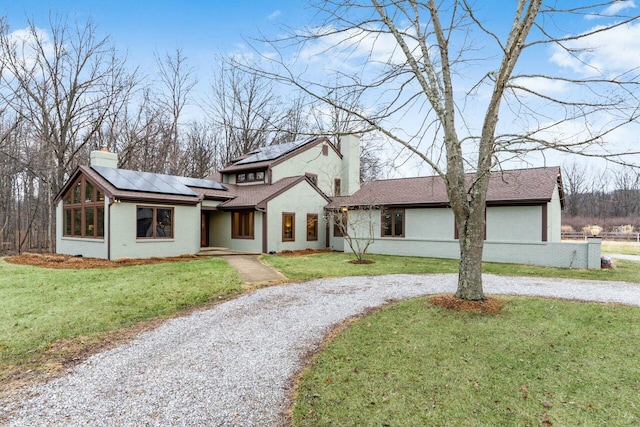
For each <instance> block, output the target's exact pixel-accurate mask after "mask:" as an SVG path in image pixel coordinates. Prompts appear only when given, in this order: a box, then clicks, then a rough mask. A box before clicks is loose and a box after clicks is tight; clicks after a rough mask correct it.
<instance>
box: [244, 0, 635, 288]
mask: <svg viewBox="0 0 640 427" xmlns="http://www.w3.org/2000/svg"><path fill="white" fill-rule="evenodd" d="M483 6H484V7H485V8H486V9H490V8H491V7H493V6H490V5H488V4H487V3H483V2H470V1H467V0H454V1H450V2H437V1H436V0H425V1H416V0H400V1H391V0H370V1H365V0H360V1H358V0H356V1H343V0H327V1H322V2H319V3H318V4H317V7H318V9H319V13H318V15H316V16H317V17H318V16H319V17H325V18H324V20H323V21H322V22H320V23H319V25H313V26H311V27H309V28H308V29H307V30H300V31H297V32H294V33H292V34H291V35H290V36H289V37H286V38H284V39H279V40H272V41H271V42H270V43H271V47H272V49H271V50H269V52H268V53H267V54H266V55H264V56H263V61H264V65H262V66H261V67H260V69H256V67H252V66H251V65H247V66H246V69H250V70H252V71H253V72H255V73H257V75H259V76H262V77H270V78H272V79H275V80H277V81H279V82H282V83H284V84H287V85H292V86H293V87H296V88H297V89H299V90H301V91H303V92H304V93H306V94H307V95H308V96H312V97H315V98H316V99H319V100H321V101H323V102H325V103H328V104H330V105H333V106H334V107H336V108H339V109H342V110H343V111H346V112H348V113H350V114H353V115H355V116H357V117H358V118H359V119H360V120H361V121H363V122H364V123H366V124H367V128H368V129H371V130H377V131H378V132H381V133H383V134H384V135H386V136H387V137H388V138H389V139H390V140H393V141H395V142H396V143H399V144H401V146H403V147H404V148H405V149H407V150H409V151H410V152H411V153H413V154H414V155H416V156H418V157H419V158H420V159H422V160H423V161H424V162H425V163H426V164H428V165H429V166H430V167H431V168H433V170H434V171H436V173H438V174H439V175H440V176H441V177H442V179H443V180H444V181H445V183H446V187H447V194H448V198H449V203H450V205H451V208H452V210H453V213H454V216H455V220H456V224H457V231H458V236H459V245H460V270H459V278H458V288H457V292H456V296H457V297H459V298H463V299H468V300H480V299H483V298H484V293H483V288H482V252H483V237H484V222H485V214H484V212H485V208H486V198H487V188H488V183H489V177H490V175H491V173H492V171H495V170H496V169H498V168H499V165H500V163H501V162H503V161H504V160H507V159H512V158H524V157H525V156H527V155H528V153H531V152H532V151H543V150H548V149H555V150H560V151H563V152H574V153H580V154H582V155H585V156H600V157H606V158H607V159H609V160H611V161H615V162H624V159H623V158H622V157H621V156H620V155H619V154H620V153H619V152H612V151H603V150H596V149H595V148H597V146H606V143H607V142H608V140H609V137H610V136H611V135H612V133H613V132H614V131H616V130H617V129H619V128H620V127H622V126H626V125H627V124H629V123H633V122H634V121H635V120H636V119H637V117H638V111H639V109H638V104H639V103H638V99H637V96H636V93H637V91H636V85H637V83H638V81H637V80H638V78H637V73H635V72H633V71H632V70H622V71H618V70H616V72H612V73H609V72H608V70H606V69H603V68H598V64H597V63H595V62H590V61H588V59H585V56H584V55H588V54H589V51H588V50H587V49H586V48H585V45H586V42H591V41H593V40H594V39H595V38H598V37H603V36H604V35H606V34H607V32H610V31H615V30H618V29H624V28H625V26H628V25H630V24H631V23H634V22H635V21H636V20H637V19H638V17H637V16H623V15H622V14H621V13H623V12H624V8H619V7H617V8H615V9H608V10H606V11H605V10H604V8H606V7H607V6H619V2H616V1H608V2H601V1H597V2H581V3H580V4H579V5H577V6H576V5H575V4H574V3H571V5H565V3H564V2H556V1H548V2H544V1H543V0H518V1H514V2H511V3H510V6H509V7H510V8H511V9H510V12H512V14H513V15H512V16H513V19H512V21H511V27H510V28H501V27H500V26H496V24H495V23H496V22H498V21H496V20H492V19H487V18H491V13H490V11H489V10H482V9H481V8H482V7H483ZM501 7H503V9H504V6H501ZM562 7H565V8H564V9H562ZM614 10H617V12H615V16H610V15H611V14H610V13H609V12H610V11H614ZM585 15H590V16H600V17H601V18H602V19H601V20H600V21H599V22H598V24H599V25H598V26H592V27H590V28H586V29H585V30H584V31H583V32H581V33H578V34H568V33H566V32H563V31H562V26H561V25H556V21H557V20H561V19H574V18H576V17H578V18H583V17H584V16H585ZM608 15H609V16H608ZM316 19H317V18H316ZM314 24H317V23H314ZM292 44H294V45H295V52H294V54H293V55H289V53H291V49H290V47H291V46H292ZM544 48H549V49H551V48H553V49H556V51H557V52H558V55H565V56H566V58H567V60H568V61H576V62H578V64H582V65H584V66H587V67H589V72H588V73H583V74H576V75H577V77H567V73H562V72H561V71H559V72H558V73H557V74H555V75H553V74H551V72H552V71H553V70H554V69H553V68H552V67H534V69H531V70H530V71H529V72H523V70H522V69H521V68H517V66H518V64H519V63H520V62H521V61H520V60H521V57H522V56H523V54H525V52H530V53H531V55H539V54H540V52H541V49H544ZM317 54H321V57H322V58H326V64H320V63H318V67H321V66H322V67H323V68H322V75H319V74H318V73H313V72H312V71H314V70H315V69H314V67H311V66H309V65H308V63H309V62H310V61H312V60H313V58H314V57H315V56H314V55H317ZM290 58H292V59H290ZM532 58H535V56H534V57H532ZM296 60H298V62H296ZM580 61H582V62H580ZM346 62H348V67H347V66H345V63H346ZM538 62H539V61H538ZM301 64H302V66H301ZM333 64H335V66H333V68H330V67H331V66H332V65H333ZM529 66H530V67H531V65H529ZM326 75H330V79H326V80H325V79H322V76H326ZM478 75H479V77H478ZM472 79H475V81H473V80H472ZM327 80H330V81H327ZM553 83H557V84H562V85H563V86H564V87H565V88H567V89H568V91H567V92H564V93H563V94H561V95H557V94H555V93H554V92H552V91H550V90H548V89H547V88H548V87H549V86H550V85H552V84H553ZM332 90H340V91H345V92H349V91H351V92H354V93H358V94H360V93H362V94H363V96H364V97H365V99H368V100H370V101H369V104H368V107H369V108H367V109H364V110H360V109H358V110H356V111H354V110H351V109H350V106H349V105H346V106H345V105H342V104H341V103H339V102H336V101H335V100H334V99H332V98H331V96H329V95H330V94H331V93H332V92H331V91H332ZM567 94H570V95H567ZM503 106H505V107H506V108H501V107H503ZM409 115H411V116H412V117H414V120H412V121H409V120H407V119H406V118H407V117H408V116H409ZM602 116H608V118H609V120H607V121H604V122H603V121H602V120H600V118H601V117H602ZM501 117H502V118H503V121H501V123H504V125H502V126H498V119H499V118H501ZM572 127H574V128H579V131H573V132H572V131H570V129H571V128H572ZM611 149H612V148H610V150H611ZM631 151H635V150H631ZM469 171H472V172H474V173H475V174H474V177H475V178H474V179H473V180H472V182H471V183H469V182H467V181H466V179H465V175H466V173H467V172H469Z"/></svg>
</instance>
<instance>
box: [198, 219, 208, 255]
mask: <svg viewBox="0 0 640 427" xmlns="http://www.w3.org/2000/svg"><path fill="white" fill-rule="evenodd" d="M207 246H209V212H202V213H201V214H200V247H201V248H206V247H207Z"/></svg>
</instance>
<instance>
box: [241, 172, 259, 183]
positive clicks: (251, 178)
mask: <svg viewBox="0 0 640 427" xmlns="http://www.w3.org/2000/svg"><path fill="white" fill-rule="evenodd" d="M236 182H238V183H240V182H264V171H258V172H247V173H239V174H238V175H236Z"/></svg>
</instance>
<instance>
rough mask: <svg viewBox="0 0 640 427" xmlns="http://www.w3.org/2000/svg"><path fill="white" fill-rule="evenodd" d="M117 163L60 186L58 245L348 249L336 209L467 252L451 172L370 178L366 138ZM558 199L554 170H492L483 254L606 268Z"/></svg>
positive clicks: (94, 165)
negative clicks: (204, 161) (570, 227)
mask: <svg viewBox="0 0 640 427" xmlns="http://www.w3.org/2000/svg"><path fill="white" fill-rule="evenodd" d="M117 166H118V158H117V155H116V154H114V153H109V152H106V151H94V152H92V153H91V160H90V165H89V166H80V167H78V168H77V169H76V170H75V171H74V173H73V174H72V175H71V177H70V178H69V180H68V181H67V182H66V184H65V185H64V186H63V188H62V189H61V190H60V192H59V193H58V195H57V196H56V198H55V203H56V214H57V223H56V225H57V229H56V247H57V252H58V253H63V254H77V255H83V256H91V257H97V258H105V259H112V260H113V259H118V258H123V257H133V258H147V257H151V256H158V257H164V256H176V255H181V254H195V253H197V252H199V251H200V250H201V248H203V247H224V248H229V249H232V250H237V251H243V252H252V253H269V252H280V251H283V250H298V249H307V248H312V249H323V248H326V247H330V248H333V249H335V250H345V239H344V237H343V236H342V234H341V233H340V230H339V227H336V226H335V224H330V223H329V222H331V221H328V220H327V218H336V217H339V218H341V221H345V223H346V224H349V226H350V229H351V230H352V231H353V236H354V237H355V238H358V239H363V238H366V239H370V240H371V242H372V244H371V246H370V249H369V251H370V252H372V253H388V254H398V255H418V256H430V257H446V258H456V257H458V256H459V246H458V242H457V236H456V227H455V221H454V217H453V213H452V211H451V209H450V208H449V206H448V202H447V197H446V191H445V188H444V183H443V181H442V179H441V178H439V177H419V178H404V179H390V180H379V181H373V182H370V183H366V184H364V185H362V186H361V184H360V179H359V169H360V148H359V139H358V138H357V137H353V136H347V137H343V138H341V140H340V141H339V142H338V143H337V144H334V143H333V142H332V141H330V140H329V139H328V138H325V137H320V138H307V139H302V140H299V141H293V142H289V143H284V144H278V145H273V146H268V147H263V148H259V149H257V150H254V151H252V152H250V153H247V154H246V155H243V156H241V157H240V158H237V159H234V160H233V161H232V162H231V163H230V164H229V165H228V166H227V167H226V168H224V169H223V170H221V171H219V173H218V174H216V178H217V179H194V178H186V177H178V176H171V175H163V174H155V173H148V172H140V171H131V170H124V169H119V168H118V167H117ZM468 178H469V179H473V176H472V175H469V176H468ZM561 208H562V180H561V177H560V170H559V168H557V167H555V168H553V167H551V168H534V169H521V170H513V171H503V172H500V173H495V174H494V175H492V178H491V182H490V185H489V194H488V198H487V209H486V220H487V221H486V222H487V225H486V241H485V259H486V260H489V261H501V262H519V263H528V264H540V265H554V266H566V267H590V268H596V267H595V265H596V264H597V265H598V266H599V265H600V264H599V262H600V260H599V257H600V253H599V245H596V244H595V241H594V242H590V243H588V244H579V243H573V244H570V243H566V242H561V241H560V211H561ZM335 213H339V215H334V214H335ZM371 230H374V231H373V232H372V231H371ZM596 246H597V247H596ZM347 250H348V249H347Z"/></svg>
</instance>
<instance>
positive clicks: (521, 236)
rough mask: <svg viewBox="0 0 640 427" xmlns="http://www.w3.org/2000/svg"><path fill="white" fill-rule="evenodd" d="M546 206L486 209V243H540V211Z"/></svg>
mask: <svg viewBox="0 0 640 427" xmlns="http://www.w3.org/2000/svg"><path fill="white" fill-rule="evenodd" d="M546 208H547V207H546V206H491V207H488V208H487V241H507V242H513V241H517V242H541V241H542V209H546Z"/></svg>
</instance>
